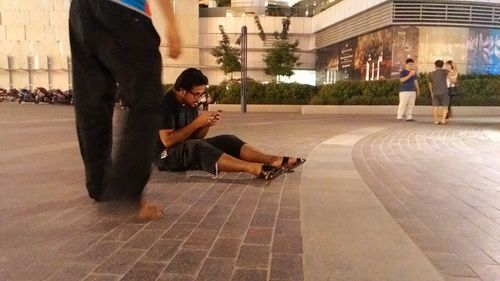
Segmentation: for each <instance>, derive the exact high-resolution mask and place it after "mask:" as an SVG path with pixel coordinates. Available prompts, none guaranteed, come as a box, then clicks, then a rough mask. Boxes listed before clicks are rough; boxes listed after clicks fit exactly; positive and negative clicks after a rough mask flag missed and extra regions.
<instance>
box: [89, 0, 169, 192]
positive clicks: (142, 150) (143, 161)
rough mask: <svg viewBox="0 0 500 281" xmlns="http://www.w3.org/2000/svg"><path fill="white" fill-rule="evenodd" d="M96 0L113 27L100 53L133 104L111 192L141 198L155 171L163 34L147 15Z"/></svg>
mask: <svg viewBox="0 0 500 281" xmlns="http://www.w3.org/2000/svg"><path fill="white" fill-rule="evenodd" d="M94 1H97V3H98V4H97V5H100V6H101V8H102V9H105V10H104V11H105V13H103V14H102V15H100V16H101V17H102V18H100V20H101V21H102V22H104V23H105V24H107V27H108V28H109V29H110V30H111V34H110V37H109V38H108V40H102V41H101V42H102V43H103V44H102V45H101V46H99V50H100V52H99V56H100V58H101V59H102V60H103V61H104V64H105V65H106V67H107V68H109V69H110V70H111V72H112V73H113V76H114V77H116V80H117V82H118V83H119V85H120V90H121V91H122V94H123V96H124V98H125V100H126V101H127V103H128V108H129V111H128V112H127V117H126V119H125V120H124V122H125V124H124V130H123V133H122V138H121V140H120V142H119V146H118V150H117V154H116V158H115V161H114V166H113V169H112V172H111V174H110V178H109V179H110V180H109V189H108V190H107V192H109V196H110V197H111V198H116V199H125V200H133V201H139V200H140V199H141V195H142V191H143V189H144V187H145V185H146V183H147V181H148V179H149V176H150V174H151V163H152V160H153V156H154V147H155V145H154V144H155V140H156V137H157V130H158V122H159V109H160V108H159V104H160V98H161V93H162V84H161V70H162V63H161V55H160V53H159V50H158V48H159V44H160V38H159V36H158V34H157V32H156V30H155V29H154V27H153V24H152V22H151V20H150V19H149V18H147V17H146V16H144V15H142V14H139V13H136V12H134V11H132V10H130V9H127V8H125V7H123V6H121V5H118V4H116V3H113V2H111V1H100V0H94Z"/></svg>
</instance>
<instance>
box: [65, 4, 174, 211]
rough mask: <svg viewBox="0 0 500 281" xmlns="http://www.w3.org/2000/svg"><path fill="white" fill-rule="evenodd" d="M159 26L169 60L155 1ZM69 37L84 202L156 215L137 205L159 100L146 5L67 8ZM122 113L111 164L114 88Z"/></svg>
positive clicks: (153, 34) (156, 39) (155, 40)
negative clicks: (123, 103)
mask: <svg viewBox="0 0 500 281" xmlns="http://www.w3.org/2000/svg"><path fill="white" fill-rule="evenodd" d="M157 3H158V4H159V7H160V12H161V13H162V16H164V17H165V18H166V19H167V24H168V34H167V38H168V42H169V56H170V57H172V58H176V57H178V56H179V54H180V41H179V36H178V33H177V28H176V24H175V18H174V14H173V10H172V6H171V3H170V1H169V0H157ZM69 36H70V45H71V53H72V64H73V89H74V104H75V115H76V129H77V136H78V141H79V144H80V152H81V155H82V158H83V163H84V166H85V178H86V187H87V190H88V194H89V196H90V197H91V198H93V199H94V200H96V201H114V202H120V203H124V204H125V205H124V206H127V208H128V206H129V204H132V205H131V206H137V210H138V215H139V217H140V218H141V219H153V218H155V217H158V216H160V215H161V211H160V209H159V208H158V207H157V206H155V205H152V204H150V203H148V202H145V201H144V200H143V199H142V192H143V190H144V187H145V185H146V183H147V182H148V180H149V177H150V174H151V162H152V160H153V156H154V140H155V138H154V137H155V136H156V134H157V128H158V123H159V120H158V115H159V110H160V107H159V104H160V100H161V94H162V91H163V89H162V83H161V72H162V61H161V55H160V52H159V45H160V36H159V35H158V33H157V31H156V30H155V28H154V26H153V23H152V21H151V13H150V7H149V3H148V1H147V0H135V1H130V0H72V2H71V7H70V12H69ZM117 83H118V84H119V85H120V90H121V91H122V94H123V96H124V98H125V99H126V101H127V105H128V108H129V111H128V112H127V116H126V118H125V120H124V131H123V133H122V136H121V140H120V141H119V143H118V149H117V154H116V157H115V158H114V159H112V157H111V151H112V143H113V139H112V135H113V134H112V131H113V130H112V127H113V120H112V119H113V109H114V105H115V98H114V95H115V91H116V84H117Z"/></svg>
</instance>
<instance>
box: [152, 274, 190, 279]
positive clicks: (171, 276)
mask: <svg viewBox="0 0 500 281" xmlns="http://www.w3.org/2000/svg"><path fill="white" fill-rule="evenodd" d="M194 279H195V276H194V275H187V274H172V273H164V274H162V275H161V276H160V277H158V279H157V281H194Z"/></svg>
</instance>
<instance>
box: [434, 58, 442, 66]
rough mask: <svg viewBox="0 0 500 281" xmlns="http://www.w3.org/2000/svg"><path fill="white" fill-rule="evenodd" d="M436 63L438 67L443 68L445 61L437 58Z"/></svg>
mask: <svg viewBox="0 0 500 281" xmlns="http://www.w3.org/2000/svg"><path fill="white" fill-rule="evenodd" d="M434 65H435V66H436V67H437V68H443V65H444V62H443V61H442V60H437V61H435V62H434Z"/></svg>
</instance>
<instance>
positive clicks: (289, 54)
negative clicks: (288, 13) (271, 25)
mask: <svg viewBox="0 0 500 281" xmlns="http://www.w3.org/2000/svg"><path fill="white" fill-rule="evenodd" d="M255 23H256V24H257V28H258V29H259V32H260V34H259V37H260V38H261V39H262V41H265V33H264V31H263V29H262V25H261V24H260V21H259V19H258V17H255ZM290 23H291V22H290V17H286V18H284V19H282V21H281V24H282V27H283V28H282V30H281V33H279V32H277V31H275V32H274V39H275V40H276V41H275V42H274V43H273V48H271V49H267V50H266V54H265V55H264V62H265V63H266V69H265V73H266V74H267V75H271V76H273V77H277V76H288V77H290V76H292V75H293V69H294V68H295V67H297V66H300V65H301V64H302V63H300V62H299V59H300V56H299V55H297V54H296V52H297V51H298V46H299V40H295V42H293V43H290V41H289V40H288V31H289V30H290ZM261 34H263V35H261ZM263 38H264V39H263Z"/></svg>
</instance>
